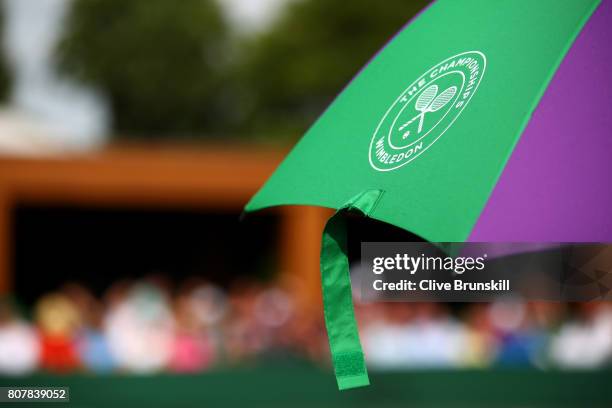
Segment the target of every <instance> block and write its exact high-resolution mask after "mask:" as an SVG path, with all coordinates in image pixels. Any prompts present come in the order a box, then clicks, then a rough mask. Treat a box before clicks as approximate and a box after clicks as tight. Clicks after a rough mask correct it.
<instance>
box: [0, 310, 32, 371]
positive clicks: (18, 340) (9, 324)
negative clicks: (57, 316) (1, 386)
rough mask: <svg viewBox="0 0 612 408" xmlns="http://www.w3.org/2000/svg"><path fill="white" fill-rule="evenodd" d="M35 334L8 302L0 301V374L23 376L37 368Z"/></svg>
mask: <svg viewBox="0 0 612 408" xmlns="http://www.w3.org/2000/svg"><path fill="white" fill-rule="evenodd" d="M39 354H40V348H39V343H38V337H37V336H36V332H35V331H34V330H33V329H32V327H31V326H30V325H28V324H27V322H25V321H23V320H21V319H20V318H19V317H18V316H17V314H16V313H15V310H14V308H13V307H12V305H11V304H10V302H9V301H8V300H5V299H0V374H5V375H23V374H27V373H30V372H31V371H33V370H35V369H36V368H37V366H38V363H39V361H38V359H39Z"/></svg>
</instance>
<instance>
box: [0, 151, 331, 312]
mask: <svg viewBox="0 0 612 408" xmlns="http://www.w3.org/2000/svg"><path fill="white" fill-rule="evenodd" d="M286 153H287V152H286V151H284V150H274V149H266V148H262V147H252V146H243V145H239V146H227V145H224V146H214V145H207V146H198V147H168V146H159V147H147V148H144V147H137V146H134V147H113V148H109V149H105V150H103V151H100V152H92V153H86V154H72V155H67V156H61V157H44V158H41V157H25V158H24V157H19V158H17V157H1V158H0V293H6V292H9V291H10V290H11V288H12V283H11V282H12V273H13V271H12V266H11V254H12V252H13V248H12V245H13V241H12V236H13V230H12V218H11V217H12V213H13V211H12V209H13V208H14V206H15V205H16V204H18V203H28V204H42V205H45V204H66V205H81V206H121V207H129V206H138V207H140V208H147V207H149V208H150V207H169V206H171V207H173V208H189V209H193V208H197V209H203V210H206V209H215V208H223V209H231V210H234V209H235V210H236V212H240V211H241V209H242V207H243V206H244V204H245V203H246V202H247V201H248V199H249V198H250V197H251V196H252V195H253V194H254V193H255V192H256V191H257V189H258V188H259V187H260V186H261V185H262V184H263V183H264V181H265V180H266V179H267V177H268V176H269V175H270V174H271V173H272V172H273V171H274V169H275V168H276V166H277V165H278V164H279V163H280V161H281V160H282V158H283V157H284V155H285V154H286ZM276 211H279V212H280V215H281V225H282V228H281V230H282V232H281V234H282V237H281V240H280V242H281V248H278V252H277V253H278V254H279V256H280V265H281V273H282V276H281V279H282V280H283V282H285V284H287V285H288V286H289V288H290V289H294V290H295V291H296V293H295V295H296V296H297V298H298V299H299V300H300V301H303V304H315V305H316V304H319V302H316V300H315V299H314V298H316V297H318V296H319V272H318V270H319V250H320V240H321V233H322V229H323V225H324V222H325V220H326V218H327V217H328V216H329V210H326V209H321V208H313V207H284V208H280V209H277V210H276Z"/></svg>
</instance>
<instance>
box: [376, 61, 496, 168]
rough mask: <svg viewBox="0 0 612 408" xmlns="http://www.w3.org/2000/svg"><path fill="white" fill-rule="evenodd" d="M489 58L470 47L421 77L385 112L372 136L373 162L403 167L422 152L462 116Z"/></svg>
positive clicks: (385, 166) (379, 166)
mask: <svg viewBox="0 0 612 408" xmlns="http://www.w3.org/2000/svg"><path fill="white" fill-rule="evenodd" d="M486 64H487V59H486V57H485V56H484V54H483V53H481V52H479V51H467V52H463V53H461V54H457V55H455V56H452V57H450V58H447V59H445V60H444V61H442V62H440V63H439V64H437V65H435V66H433V67H431V68H430V69H429V70H428V71H427V72H425V73H424V74H423V75H421V76H420V77H419V78H417V80H416V81H414V82H413V83H412V84H410V86H409V87H408V88H406V90H404V92H402V93H401V94H400V96H399V97H398V98H397V99H396V100H395V102H393V104H392V105H391V106H390V107H389V109H387V112H386V113H385V114H384V116H383V117H382V119H381V120H380V122H379V123H378V126H377V127H376V130H375V131H374V135H373V136H372V141H371V142H370V152H369V159H370V165H371V166H372V167H373V168H374V169H375V170H379V171H390V170H395V169H398V168H400V167H402V166H404V165H406V164H408V163H410V162H411V161H412V160H414V159H416V158H417V157H419V156H420V155H421V154H422V153H423V152H425V150H427V149H428V148H429V147H431V145H433V144H434V143H435V142H436V141H437V140H438V139H439V138H440V137H441V136H442V135H443V134H444V133H445V132H446V131H447V130H448V129H449V128H450V127H451V125H452V124H453V123H454V122H455V120H457V118H458V117H459V115H461V112H463V110H464V109H465V107H466V106H467V104H468V103H469V102H470V100H471V99H472V96H473V95H474V94H475V93H476V90H477V89H478V85H479V84H480V80H481V79H482V77H483V75H484V72H485V68H486Z"/></svg>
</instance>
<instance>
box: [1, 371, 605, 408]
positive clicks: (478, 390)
mask: <svg viewBox="0 0 612 408" xmlns="http://www.w3.org/2000/svg"><path fill="white" fill-rule="evenodd" d="M611 379H612V373H611V372H609V371H599V372H541V371H533V370H503V371H502V370H500V371H422V372H421V371H413V372H396V373H384V374H383V373H373V374H372V375H371V380H372V386H370V387H367V388H361V389H356V390H352V391H346V392H339V391H338V390H337V389H336V385H335V379H334V377H333V375H332V373H331V372H327V371H324V370H320V369H316V368H309V367H303V366H295V365H287V366H281V365H277V366H269V367H259V368H250V369H247V368H243V369H234V370H224V371H215V372H211V373H209V374H201V375H193V376H190V375H185V376H180V375H158V376H128V375H125V376H121V375H112V376H102V377H95V376H89V375H76V376H74V375H73V376H47V375H37V376H32V377H28V378H23V379H6V378H4V379H2V378H0V385H3V386H6V385H21V386H41V385H44V386H50V385H56V386H69V387H70V395H71V402H70V406H71V407H130V408H136V407H173V408H181V407H184V408H187V407H223V408H225V407H266V408H274V407H283V408H287V407H291V408H302V407H304V408H305V407H316V408H326V407H352V408H359V407H373V408H374V407H376V408H385V407H389V408H390V407H413V406H416V407H474V408H478V407H487V408H490V407H530V408H534V407H608V408H609V407H611V406H612V389H611V387H609V386H608V385H609V383H610V380H611ZM22 406H23V405H22ZM45 406H49V405H45ZM58 406H60V405H58ZM64 406H66V405H64Z"/></svg>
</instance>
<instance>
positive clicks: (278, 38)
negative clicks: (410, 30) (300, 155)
mask: <svg viewBox="0 0 612 408" xmlns="http://www.w3.org/2000/svg"><path fill="white" fill-rule="evenodd" d="M427 3H428V1H427V0H410V1H407V0H385V1H384V2H373V1H371V0H351V1H341V0H302V1H299V0H298V1H296V2H294V3H290V5H289V6H288V7H287V9H286V10H285V12H284V13H283V14H282V15H281V16H280V17H279V19H278V21H277V23H276V24H275V25H274V26H272V27H271V29H270V30H269V31H268V32H266V33H264V34H263V35H262V36H260V38H257V39H255V40H254V41H252V42H251V43H250V44H248V47H246V48H248V53H247V55H246V60H245V61H244V64H243V66H242V67H239V68H240V69H241V70H242V72H241V79H242V81H243V89H245V90H246V91H245V95H244V97H243V98H242V99H243V100H244V101H245V103H248V104H247V105H245V106H244V107H243V112H245V117H244V118H243V123H242V124H241V125H242V127H243V129H247V130H250V131H252V132H255V133H267V134H269V135H270V136H273V135H275V134H283V135H299V134H301V133H303V132H304V131H305V130H306V129H307V128H308V126H309V125H310V124H311V123H312V122H313V121H314V120H315V119H316V118H317V116H319V115H320V114H321V113H322V112H323V110H324V109H325V107H326V106H327V105H328V104H329V103H330V102H331V101H332V100H333V98H334V97H335V96H336V95H337V94H338V93H339V92H340V91H341V90H342V88H343V86H344V85H346V84H347V83H348V82H349V81H350V80H351V78H352V77H353V76H354V75H355V74H356V73H357V72H358V71H359V69H360V68H361V67H362V66H363V65H365V64H366V63H367V62H368V60H369V59H370V58H371V57H372V56H373V55H374V54H375V53H376V51H378V50H379V49H380V48H381V47H382V46H383V45H384V44H385V43H386V42H387V41H388V40H389V39H390V38H391V37H392V36H393V35H394V34H395V33H396V32H397V31H398V30H399V29H400V28H401V27H402V26H403V25H404V24H405V23H406V22H407V21H408V20H409V19H410V18H411V17H412V16H414V15H415V14H416V13H418V12H419V11H420V10H421V9H422V8H423V7H425V6H426V5H427Z"/></svg>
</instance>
